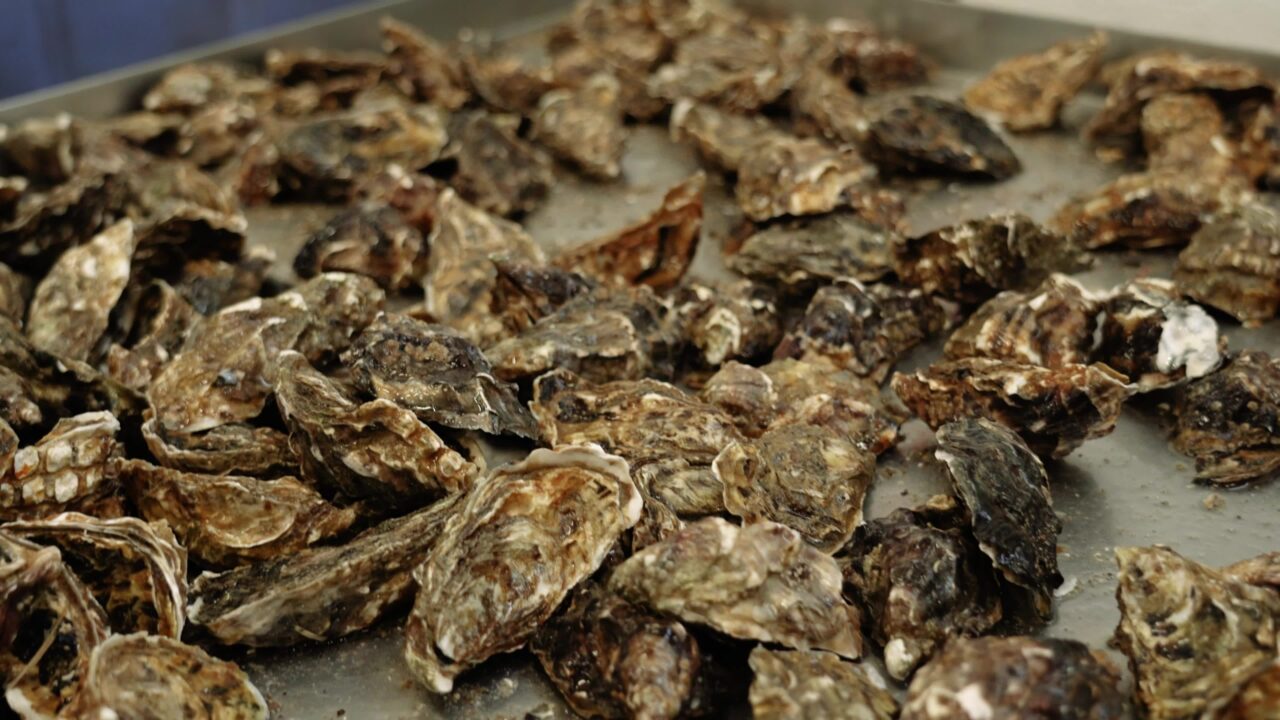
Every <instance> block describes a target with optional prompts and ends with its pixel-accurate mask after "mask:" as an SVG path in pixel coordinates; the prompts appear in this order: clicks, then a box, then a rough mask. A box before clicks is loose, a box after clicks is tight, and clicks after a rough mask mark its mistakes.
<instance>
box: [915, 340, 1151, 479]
mask: <svg viewBox="0 0 1280 720" xmlns="http://www.w3.org/2000/svg"><path fill="white" fill-rule="evenodd" d="M893 390H894V392H896V393H897V394H898V397H899V398H901V399H902V401H903V402H904V403H906V405H907V407H909V408H911V409H912V410H913V411H914V412H915V413H916V415H918V416H919V417H920V419H922V420H924V421H925V422H926V423H927V424H928V425H929V427H932V428H938V427H941V426H942V425H943V424H945V423H948V422H950V421H952V420H955V419H958V418H963V417H975V416H977V417H987V418H990V419H992V420H995V421H997V422H999V423H1001V424H1003V425H1005V426H1007V427H1009V428H1010V429H1012V430H1014V431H1015V432H1017V433H1018V434H1019V435H1021V436H1022V438H1023V439H1024V440H1026V441H1027V444H1028V445H1030V446H1031V449H1032V450H1034V451H1035V452H1036V454H1037V455H1040V456H1041V457H1045V458H1060V457H1065V456H1066V455H1067V454H1069V453H1070V452H1071V451H1072V450H1075V449H1076V448H1078V447H1080V445H1081V444H1083V443H1084V441H1085V440H1089V439H1092V438H1098V437H1102V436H1104V435H1108V434H1110V433H1111V431H1112V430H1113V429H1115V425H1116V420H1117V419H1118V418H1119V417H1120V409H1121V406H1122V405H1123V404H1124V401H1125V400H1127V399H1128V398H1129V397H1130V396H1131V395H1132V394H1133V393H1134V392H1135V388H1134V387H1133V386H1131V385H1128V384H1126V382H1125V378H1124V376H1122V375H1120V374H1119V373H1117V372H1116V371H1115V370H1112V369H1111V368H1109V367H1107V366H1106V365H1103V364H1101V363H1095V364H1093V365H1065V366H1063V367H1061V368H1041V367H1036V366H1033V365H1021V364H1018V363H1011V362H1006V361H1001V360H990V359H987V358H966V359H963V360H944V361H942V362H938V363H935V364H933V365H932V366H930V367H929V368H927V369H925V370H922V371H919V372H916V373H914V374H911V375H904V374H903V373H896V374H895V375H894V377H893Z"/></svg>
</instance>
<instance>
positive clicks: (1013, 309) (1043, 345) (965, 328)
mask: <svg viewBox="0 0 1280 720" xmlns="http://www.w3.org/2000/svg"><path fill="white" fill-rule="evenodd" d="M1101 305H1102V301H1101V299H1100V298H1098V297H1096V296H1094V294H1093V293H1091V292H1089V291H1088V290H1086V289H1085V288H1084V286H1082V285H1081V284H1080V283H1078V282H1076V281H1075V280H1072V279H1071V278H1070V277H1069V276H1067V275H1062V274H1060V273H1054V274H1053V275H1050V276H1049V278H1048V279H1047V280H1045V281H1044V282H1043V283H1041V284H1040V286H1039V287H1037V288H1036V289H1034V290H1031V291H1028V292H1018V291H1016V290H1006V291H1004V292H1002V293H1000V294H999V295H996V296H995V297H993V298H991V299H990V300H988V301H986V302H985V303H983V304H982V306H980V307H979V308H978V309H977V310H975V311H974V313H973V314H972V315H970V316H969V319H968V320H966V321H965V322H964V324H963V325H961V326H960V327H959V328H957V329H956V331H955V332H954V333H952V334H951V337H950V338H948V339H947V344H946V347H945V349H944V353H945V355H946V356H947V357H948V358H951V359H953V360H954V359H958V358H966V357H986V358H993V359H997V360H1011V361H1014V362H1019V363H1025V364H1027V365H1040V366H1043V367H1050V368H1056V367H1063V366H1064V365H1071V364H1078V363H1087V362H1089V360H1090V358H1092V357H1093V350H1094V344H1095V342H1096V339H1095V337H1094V333H1095V332H1096V331H1098V330H1099V324H1100V321H1099V312H1100V310H1101V308H1100V306H1101ZM1102 325H1103V326H1104V327H1105V325H1106V323H1105V321H1102ZM1104 332H1105V330H1104ZM1099 359H1105V358H1099ZM1112 367H1113V368H1116V369H1121V368H1119V367H1117V366H1116V365H1114V364H1112ZM1122 371H1123V370H1122Z"/></svg>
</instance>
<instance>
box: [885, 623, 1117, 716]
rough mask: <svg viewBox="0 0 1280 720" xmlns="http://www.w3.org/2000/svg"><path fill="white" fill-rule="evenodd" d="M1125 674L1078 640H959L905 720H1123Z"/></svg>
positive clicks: (918, 679)
mask: <svg viewBox="0 0 1280 720" xmlns="http://www.w3.org/2000/svg"><path fill="white" fill-rule="evenodd" d="M1119 685H1120V674H1119V673H1118V672H1117V671H1116V669H1115V667H1114V666H1112V665H1111V662H1110V661H1109V660H1107V658H1106V656H1105V655H1102V654H1101V653H1095V652H1094V651H1092V650H1090V649H1089V648H1088V647H1086V646H1085V645H1084V643H1080V642H1077V641H1075V640H1058V639H1055V638H1045V639H1041V638H1030V637H981V638H957V639H955V640H952V641H951V642H949V643H947V646H946V647H945V648H943V650H942V652H941V653H940V654H938V655H937V656H935V657H934V658H933V660H931V661H930V662H929V663H928V664H927V665H925V666H924V667H922V668H920V671H919V672H917V673H916V676H915V679H913V680H912V681H911V687H910V688H908V689H907V699H906V701H905V702H904V703H903V705H902V715H901V716H900V717H901V720H944V718H945V719H946V720H1013V719H1014V718H1028V717H1052V718H1061V720H1120V718H1123V717H1126V716H1127V713H1126V712H1125V709H1126V708H1125V702H1124V696H1123V695H1122V694H1121V692H1120V687H1119Z"/></svg>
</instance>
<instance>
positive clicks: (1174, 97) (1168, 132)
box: [1141, 93, 1240, 180]
mask: <svg viewBox="0 0 1280 720" xmlns="http://www.w3.org/2000/svg"><path fill="white" fill-rule="evenodd" d="M1141 127H1142V144H1143V146H1144V148H1145V150H1146V154H1147V168H1148V169H1150V170H1169V171H1172V172H1181V173H1186V174H1188V175H1197V176H1199V177H1215V178H1222V179H1224V180H1225V179H1227V178H1228V176H1230V175H1232V174H1233V173H1235V172H1236V166H1237V164H1239V163H1240V159H1239V158H1238V157H1237V155H1238V154H1239V152H1240V147H1239V145H1238V144H1237V143H1235V142H1233V141H1231V140H1229V139H1228V138H1227V128H1226V118H1225V117H1223V115H1222V111H1220V110H1219V109H1218V105H1217V103H1215V102H1214V101H1213V99H1212V98H1210V97H1209V96H1207V95H1200V94H1196V93H1185V94H1183V93H1174V94H1169V95H1160V96H1157V97H1155V98H1153V99H1152V100H1151V101H1150V102H1149V103H1147V104H1146V106H1145V107H1144V108H1143V109H1142V125H1141Z"/></svg>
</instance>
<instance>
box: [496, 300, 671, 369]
mask: <svg viewBox="0 0 1280 720" xmlns="http://www.w3.org/2000/svg"><path fill="white" fill-rule="evenodd" d="M671 315H672V313H671V310H670V308H668V307H667V306H666V305H665V304H664V303H663V302H662V300H660V299H659V298H658V297H657V296H656V295H654V294H653V291H652V290H650V289H649V288H648V287H646V286H640V287H635V288H621V289H609V288H601V289H600V290H597V291H594V292H591V293H584V294H581V295H578V296H577V297H574V298H573V299H572V300H570V301H569V302H567V303H565V304H564V305H562V306H561V307H560V309H558V310H556V311H555V312H553V313H551V314H550V315H547V316H546V317H543V318H542V319H541V320H538V321H537V322H536V323H534V324H533V325H531V326H530V327H529V328H528V329H526V330H525V331H524V332H522V333H520V334H519V335H517V336H515V337H512V338H508V339H506V340H503V341H501V342H498V343H496V344H494V345H491V346H489V347H486V348H485V356H486V357H488V358H489V361H490V362H491V363H492V364H493V374H494V375H495V376H496V377H497V378H498V379H499V380H506V381H509V382H510V381H516V380H527V379H531V378H533V377H536V376H538V375H540V374H542V373H544V372H546V371H548V370H551V369H552V368H564V369H566V370H570V371H572V372H575V373H577V374H579V375H581V376H582V377H583V378H585V379H587V380H590V381H593V382H608V381H610V380H627V379H636V378H641V377H657V378H663V377H670V376H671V374H672V373H673V372H674V367H673V365H674V362H675V354H676V351H677V349H678V346H679V343H680V338H679V332H678V328H677V327H676V326H675V323H674V321H673V318H672V317H671Z"/></svg>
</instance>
